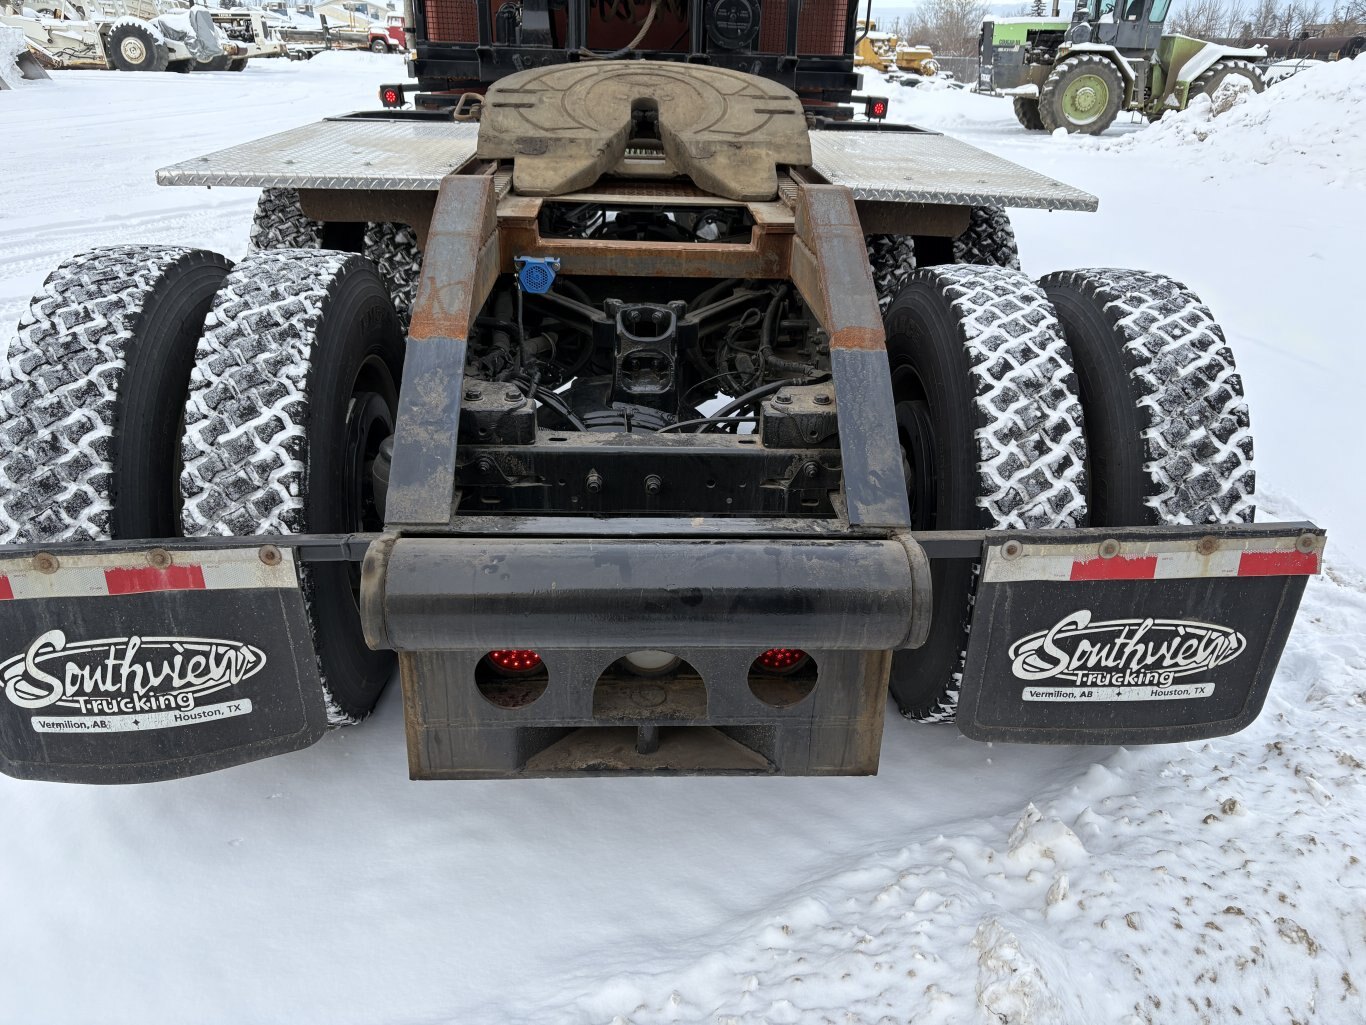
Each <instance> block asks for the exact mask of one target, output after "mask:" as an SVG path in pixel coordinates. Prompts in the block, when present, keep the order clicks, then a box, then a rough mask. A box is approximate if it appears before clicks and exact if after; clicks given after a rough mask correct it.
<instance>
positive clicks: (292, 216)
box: [251, 189, 422, 331]
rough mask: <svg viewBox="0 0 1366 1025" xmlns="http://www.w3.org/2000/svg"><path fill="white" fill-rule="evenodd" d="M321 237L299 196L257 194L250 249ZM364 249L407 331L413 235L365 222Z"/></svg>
mask: <svg viewBox="0 0 1366 1025" xmlns="http://www.w3.org/2000/svg"><path fill="white" fill-rule="evenodd" d="M322 239H323V224H322V222H321V221H314V220H310V219H309V218H307V217H305V216H304V211H303V207H302V206H301V205H300V203H299V193H298V192H296V191H295V190H294V189H262V190H261V198H260V199H258V200H257V201H256V213H255V215H254V216H253V217H252V221H251V248H252V249H318V248H320V247H321V246H322ZM363 248H364V253H365V256H366V257H367V258H368V259H369V260H370V261H371V262H372V263H373V264H374V265H375V267H376V268H377V269H378V270H379V275H380V278H381V279H382V280H383V281H384V284H385V287H387V288H388V289H389V295H390V297H391V298H392V299H393V300H394V309H395V311H396V312H397V313H398V317H399V324H400V326H401V327H402V328H403V330H404V331H407V329H408V321H409V319H410V318H411V317H412V310H413V301H414V300H415V299H416V298H417V285H418V281H419V279H420V278H421V276H422V250H421V249H419V248H418V245H417V234H416V233H415V232H414V231H413V229H412V228H410V227H408V226H407V225H406V224H396V223H391V222H387V221H380V222H375V223H371V224H367V225H366V226H365V232H364V242H363Z"/></svg>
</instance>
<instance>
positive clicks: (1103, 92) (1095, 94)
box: [1062, 75, 1110, 125]
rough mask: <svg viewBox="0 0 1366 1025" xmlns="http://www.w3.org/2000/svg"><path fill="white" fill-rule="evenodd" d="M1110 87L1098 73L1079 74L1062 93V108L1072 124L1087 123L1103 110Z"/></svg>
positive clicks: (1107, 100) (1107, 102) (1108, 98)
mask: <svg viewBox="0 0 1366 1025" xmlns="http://www.w3.org/2000/svg"><path fill="white" fill-rule="evenodd" d="M1109 102H1110V88H1109V86H1108V85H1106V83H1105V80H1104V79H1102V78H1101V77H1100V76H1099V75H1080V76H1078V77H1077V78H1076V79H1074V80H1073V81H1072V82H1071V83H1070V84H1069V85H1068V86H1067V88H1066V89H1065V90H1063V94H1062V109H1063V113H1064V114H1066V115H1067V119H1068V120H1069V121H1071V122H1072V123H1073V124H1078V125H1087V124H1090V123H1091V122H1092V121H1094V120H1096V119H1097V118H1098V117H1100V116H1101V114H1102V113H1104V112H1105V108H1106V106H1107V105H1108V104H1109Z"/></svg>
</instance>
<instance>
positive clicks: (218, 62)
mask: <svg viewBox="0 0 1366 1025" xmlns="http://www.w3.org/2000/svg"><path fill="white" fill-rule="evenodd" d="M231 64H232V58H231V57H229V56H228V55H227V54H226V53H220V54H219V55H218V56H217V57H210V58H209V59H208V60H206V61H200V62H199V67H198V68H196V69H195V70H197V71H227V70H228V68H229V66H230V65H231Z"/></svg>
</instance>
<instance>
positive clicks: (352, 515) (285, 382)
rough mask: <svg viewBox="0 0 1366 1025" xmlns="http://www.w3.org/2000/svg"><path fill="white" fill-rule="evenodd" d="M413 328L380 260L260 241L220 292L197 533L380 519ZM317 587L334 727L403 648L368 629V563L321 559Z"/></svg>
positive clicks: (210, 325)
mask: <svg viewBox="0 0 1366 1025" xmlns="http://www.w3.org/2000/svg"><path fill="white" fill-rule="evenodd" d="M402 363H403V338H402V335H401V334H400V333H399V328H398V320H397V318H396V317H395V316H394V309H393V304H392V303H391V302H390V301H389V296H388V293H387V292H386V291H385V288H384V285H383V283H382V282H381V281H380V279H379V276H378V275H377V274H376V273H375V270H374V268H373V267H372V266H371V265H370V262H369V261H368V260H366V259H365V258H364V257H362V256H359V255H356V254H354V253H341V252H334V251H332V250H325V249H324V250H300V249H293V250H289V249H287V250H274V251H270V252H259V253H251V254H249V255H248V256H247V257H246V258H245V259H244V260H243V261H242V262H241V263H239V264H238V265H237V267H236V268H234V270H233V272H232V273H231V274H230V275H228V278H227V280H226V281H225V282H224V283H223V286H222V288H220V289H219V291H218V294H217V296H216V297H215V298H214V302H213V308H212V309H211V310H210V312H209V315H208V318H207V320H206V322H205V328H204V335H203V338H202V339H201V341H200V343H199V349H198V351H197V353H196V357H195V367H194V371H193V372H192V373H191V375H190V391H189V399H188V401H187V402H186V405H185V430H184V436H183V440H182V445H181V449H182V460H183V464H184V471H183V472H182V474H181V477H180V489H181V496H182V500H183V505H182V511H181V519H182V525H183V527H184V530H185V534H186V536H187V537H216V536H240V535H252V534H301V533H350V532H355V531H363V530H378V529H380V528H381V527H382V526H383V515H382V513H381V512H380V511H379V509H378V508H377V505H376V501H375V495H374V490H373V482H372V479H371V474H370V463H372V462H373V460H374V458H375V454H376V452H377V451H378V447H379V444H380V442H381V441H383V440H384V438H386V437H388V436H389V435H390V434H392V433H393V421H394V413H395V410H396V409H397V406H398V386H397V382H398V381H399V380H400V379H401V376H402ZM302 580H303V589H304V598H305V601H306V602H307V603H308V607H309V616H310V621H311V624H312V628H313V643H314V649H315V652H316V654H317V658H318V668H319V672H320V673H321V675H322V679H323V682H324V685H325V687H326V688H327V692H328V718H329V721H330V722H331V723H333V724H334V725H341V724H345V723H351V722H357V721H359V720H360V719H362V718H363V717H364V716H365V715H366V714H367V713H369V712H370V710H371V709H372V708H374V705H375V702H376V701H377V700H378V699H379V695H380V692H381V691H382V690H383V689H384V685H385V683H386V682H388V680H389V677H390V676H391V675H392V673H393V668H394V657H393V653H392V652H387V651H371V650H370V649H369V648H368V647H367V646H366V644H365V638H364V635H363V633H362V631H361V623H360V613H359V611H358V605H357V594H358V590H359V584H360V567H359V566H357V565H353V564H349V563H327V564H320V565H313V566H306V567H304V569H303V571H302Z"/></svg>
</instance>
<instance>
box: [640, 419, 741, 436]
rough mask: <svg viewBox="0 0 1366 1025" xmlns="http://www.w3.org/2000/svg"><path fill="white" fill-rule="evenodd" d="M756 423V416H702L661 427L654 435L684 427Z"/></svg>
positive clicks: (679, 429)
mask: <svg viewBox="0 0 1366 1025" xmlns="http://www.w3.org/2000/svg"><path fill="white" fill-rule="evenodd" d="M758 422H759V418H758V417H757V416H704V417H699V418H698V419H696V420H680V421H679V422H678V423H676V424H669V426H668V427H661V428H660V429H659V430H657V431H655V433H656V434H664V433H666V432H667V431H681V430H682V429H683V428H684V427H692V426H694V425H698V424H700V425H704V426H705V425H706V424H716V423H727V424H757V423H758Z"/></svg>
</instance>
